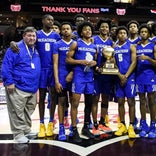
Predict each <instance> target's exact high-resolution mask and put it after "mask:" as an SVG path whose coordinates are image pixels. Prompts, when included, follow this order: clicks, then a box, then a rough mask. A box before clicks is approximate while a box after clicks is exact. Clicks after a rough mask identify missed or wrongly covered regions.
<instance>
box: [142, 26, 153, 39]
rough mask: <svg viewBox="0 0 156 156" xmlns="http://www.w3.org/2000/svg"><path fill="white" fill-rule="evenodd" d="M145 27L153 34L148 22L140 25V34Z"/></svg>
mask: <svg viewBox="0 0 156 156" xmlns="http://www.w3.org/2000/svg"><path fill="white" fill-rule="evenodd" d="M143 28H146V29H147V30H148V32H149V34H150V36H151V34H152V31H151V28H150V27H149V26H148V25H147V24H141V26H140V27H139V34H140V31H141V29H143Z"/></svg>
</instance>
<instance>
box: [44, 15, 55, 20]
mask: <svg viewBox="0 0 156 156" xmlns="http://www.w3.org/2000/svg"><path fill="white" fill-rule="evenodd" d="M48 16H51V17H53V16H52V15H50V14H45V15H43V16H42V20H44V19H45V18H47V17H48Z"/></svg>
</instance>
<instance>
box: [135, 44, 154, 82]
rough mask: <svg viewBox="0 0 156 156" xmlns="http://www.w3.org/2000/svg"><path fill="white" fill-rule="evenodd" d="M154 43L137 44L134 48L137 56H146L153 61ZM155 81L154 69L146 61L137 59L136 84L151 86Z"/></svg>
mask: <svg viewBox="0 0 156 156" xmlns="http://www.w3.org/2000/svg"><path fill="white" fill-rule="evenodd" d="M154 46H155V44H154V43H151V42H149V43H148V44H146V45H142V44H139V45H137V47H136V52H137V56H140V55H147V56H149V57H150V58H152V59H154ZM154 81H156V76H155V69H154V67H153V66H152V65H151V63H150V62H149V61H148V60H139V59H137V69H136V83H137V84H153V82H154Z"/></svg>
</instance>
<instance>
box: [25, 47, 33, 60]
mask: <svg viewBox="0 0 156 156" xmlns="http://www.w3.org/2000/svg"><path fill="white" fill-rule="evenodd" d="M25 47H26V49H27V52H28V55H29V57H30V59H31V61H32V57H33V54H34V51H35V50H34V48H32V55H31V53H30V50H29V48H28V46H27V45H26V44H25Z"/></svg>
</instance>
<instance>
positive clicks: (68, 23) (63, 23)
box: [60, 22, 73, 30]
mask: <svg viewBox="0 0 156 156" xmlns="http://www.w3.org/2000/svg"><path fill="white" fill-rule="evenodd" d="M65 24H67V25H69V26H70V27H71V29H72V30H73V26H72V24H71V23H70V22H62V23H61V25H60V29H61V28H62V26H63V25H65Z"/></svg>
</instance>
